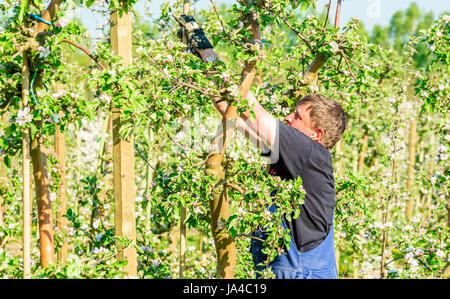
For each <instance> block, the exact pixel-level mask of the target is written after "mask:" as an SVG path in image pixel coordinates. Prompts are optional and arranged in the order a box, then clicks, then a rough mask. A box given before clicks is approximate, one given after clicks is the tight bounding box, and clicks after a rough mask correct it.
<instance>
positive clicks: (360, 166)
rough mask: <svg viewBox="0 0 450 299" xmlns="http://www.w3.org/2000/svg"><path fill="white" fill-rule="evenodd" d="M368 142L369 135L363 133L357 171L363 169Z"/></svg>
mask: <svg viewBox="0 0 450 299" xmlns="http://www.w3.org/2000/svg"><path fill="white" fill-rule="evenodd" d="M368 141H369V135H368V134H367V133H365V134H364V136H363V142H362V149H361V153H360V154H359V162H358V171H363V169H364V159H365V158H366V155H367V146H368Z"/></svg>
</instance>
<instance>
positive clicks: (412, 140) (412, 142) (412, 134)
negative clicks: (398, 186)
mask: <svg viewBox="0 0 450 299" xmlns="http://www.w3.org/2000/svg"><path fill="white" fill-rule="evenodd" d="M416 130H417V121H416V120H415V119H414V118H413V119H411V121H410V127H409V160H408V181H407V186H406V188H407V191H408V193H410V192H411V191H412V188H413V183H414V164H415V161H416V139H417V137H416ZM412 214H413V196H412V194H410V195H409V198H408V202H407V203H406V217H408V219H411V217H412Z"/></svg>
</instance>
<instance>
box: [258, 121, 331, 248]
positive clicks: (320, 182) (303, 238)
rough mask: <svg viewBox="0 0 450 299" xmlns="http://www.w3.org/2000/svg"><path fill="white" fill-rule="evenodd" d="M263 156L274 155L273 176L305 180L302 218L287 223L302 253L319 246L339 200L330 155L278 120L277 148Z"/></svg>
mask: <svg viewBox="0 0 450 299" xmlns="http://www.w3.org/2000/svg"><path fill="white" fill-rule="evenodd" d="M263 155H264V156H269V155H270V159H271V166H270V170H271V173H272V174H274V175H277V176H279V177H281V178H282V179H288V180H289V179H296V178H297V177H298V176H300V177H301V178H302V181H303V183H302V184H303V188H304V189H305V191H306V196H305V199H304V204H302V205H300V216H299V217H298V218H297V219H292V221H287V220H286V218H285V219H284V220H285V223H286V225H287V227H288V228H289V229H290V231H291V235H292V237H293V238H294V241H295V243H296V244H297V248H298V249H299V250H300V251H301V252H305V251H308V250H311V249H313V248H315V247H317V246H318V245H319V244H320V243H321V242H322V241H323V240H324V239H325V238H326V237H327V235H328V233H329V231H330V229H331V226H332V224H333V214H334V207H335V202H336V199H335V190H334V177H333V165H332V162H331V155H330V152H329V151H328V149H327V148H326V147H324V146H323V145H322V144H320V143H319V142H317V141H314V140H312V139H311V138H310V137H309V136H307V135H305V134H304V133H302V132H300V131H299V130H297V129H295V128H293V127H290V126H288V125H286V124H284V123H282V122H281V121H278V122H277V134H276V137H275V143H274V148H273V150H272V151H270V152H268V153H266V154H263Z"/></svg>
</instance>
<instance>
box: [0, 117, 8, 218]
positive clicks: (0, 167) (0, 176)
mask: <svg viewBox="0 0 450 299" xmlns="http://www.w3.org/2000/svg"><path fill="white" fill-rule="evenodd" d="M1 122H2V124H5V123H6V114H2V116H1ZM3 158H4V157H2V158H1V159H0V180H2V181H1V183H2V184H3V181H6V180H8V178H7V175H8V173H7V168H6V165H5V163H4V162H3ZM3 204H4V200H3V198H2V197H1V196H0V227H2V226H3V225H4V224H5V222H4V217H3V213H4V212H5V209H4V208H3Z"/></svg>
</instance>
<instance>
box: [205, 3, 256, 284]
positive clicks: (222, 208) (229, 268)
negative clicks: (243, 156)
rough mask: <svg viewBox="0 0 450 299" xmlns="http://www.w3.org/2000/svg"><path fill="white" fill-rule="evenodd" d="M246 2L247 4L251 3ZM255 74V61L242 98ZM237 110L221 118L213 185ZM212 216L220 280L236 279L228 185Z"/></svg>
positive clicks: (247, 70)
mask: <svg viewBox="0 0 450 299" xmlns="http://www.w3.org/2000/svg"><path fill="white" fill-rule="evenodd" d="M249 3H250V1H246V2H245V4H247V5H248V4H249ZM246 21H247V22H248V23H249V24H251V31H252V34H253V38H252V39H253V41H255V42H260V41H261V35H260V32H259V24H258V20H257V19H256V18H255V17H254V16H252V15H247V16H246ZM255 75H256V62H255V61H252V62H246V63H245V66H244V69H243V71H242V73H241V82H240V96H241V97H242V98H246V97H247V93H248V91H249V90H250V86H251V84H252V82H253V79H254V78H255ZM237 117H238V114H237V107H236V106H233V105H229V106H228V108H227V110H226V112H225V115H224V117H223V118H222V126H221V127H220V128H219V132H220V130H221V132H222V138H220V139H217V140H216V142H217V143H216V144H214V146H216V145H217V147H218V149H217V151H216V152H215V153H212V154H211V155H210V156H209V158H208V159H207V161H206V170H205V172H206V174H208V175H211V176H212V177H213V178H214V181H213V186H216V185H217V183H218V182H220V181H221V180H223V179H224V178H225V174H224V171H223V166H222V162H223V157H224V154H225V150H226V146H227V144H228V141H229V139H230V137H231V134H232V133H233V132H234V130H235V127H236V120H237ZM209 207H210V214H211V231H212V235H213V238H214V244H215V247H216V253H217V273H216V276H217V278H225V279H231V278H233V277H234V270H235V267H236V246H235V242H234V239H233V237H232V236H231V235H230V234H229V233H228V232H227V231H226V230H225V229H224V228H223V227H222V223H221V222H222V219H224V220H227V219H228V218H229V216H230V211H229V202H228V194H227V187H226V186H225V185H223V186H219V187H214V191H213V195H212V196H211V198H210V201H209Z"/></svg>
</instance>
